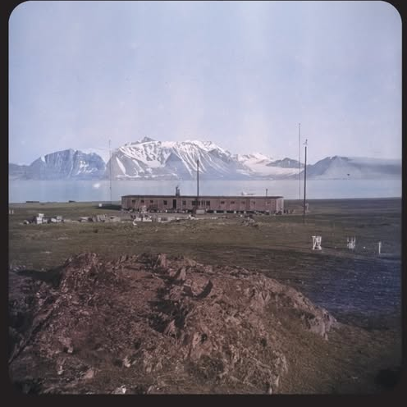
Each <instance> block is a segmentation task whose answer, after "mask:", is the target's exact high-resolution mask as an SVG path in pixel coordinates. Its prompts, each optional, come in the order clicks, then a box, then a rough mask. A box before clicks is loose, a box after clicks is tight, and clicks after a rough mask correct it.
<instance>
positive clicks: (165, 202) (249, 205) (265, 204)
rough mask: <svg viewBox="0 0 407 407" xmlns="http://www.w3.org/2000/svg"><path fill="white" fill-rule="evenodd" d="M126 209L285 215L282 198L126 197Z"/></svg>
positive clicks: (123, 206) (123, 198)
mask: <svg viewBox="0 0 407 407" xmlns="http://www.w3.org/2000/svg"><path fill="white" fill-rule="evenodd" d="M122 209H126V210H135V211H143V210H145V211H148V212H164V211H170V212H184V211H185V212H192V211H194V210H196V209H203V210H205V211H206V212H213V211H226V212H267V213H272V214H273V213H279V212H281V213H283V212H284V198H283V197H282V196H246V195H242V196H200V197H199V199H198V200H197V197H196V196H181V195H124V196H122Z"/></svg>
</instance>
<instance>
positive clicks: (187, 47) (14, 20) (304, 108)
mask: <svg viewBox="0 0 407 407" xmlns="http://www.w3.org/2000/svg"><path fill="white" fill-rule="evenodd" d="M9 29H10V36H9V46H10V48H9V68H10V71H9V72H10V81H9V83H10V87H9V129H10V130H9V160H10V162H14V163H26V164H29V163H31V162H32V161H33V160H34V159H36V158H38V157H39V156H40V155H43V154H47V153H50V152H53V151H58V150H63V149H66V148H74V149H88V148H104V149H108V140H109V139H111V140H112V147H114V148H116V147H119V146H120V145H122V144H124V143H127V142H130V141H136V140H140V139H141V138H143V137H144V136H149V137H151V138H154V139H157V140H179V141H181V140H186V139H199V140H211V141H213V142H215V143H217V144H218V145H220V146H221V147H223V148H225V149H227V150H229V151H230V152H232V153H249V152H262V153H264V154H267V155H271V156H272V157H274V158H283V157H286V156H288V157H291V158H298V123H300V122H301V136H302V139H303V140H304V139H305V138H308V145H309V148H308V153H309V154H308V158H309V162H310V163H313V162H315V161H317V160H319V159H322V158H324V157H326V156H330V155H347V156H369V157H383V158H401V19H400V16H399V14H398V12H397V10H396V9H395V8H394V7H393V6H392V5H390V4H389V3H385V2H377V1H372V2H369V1H367V2H365V1H363V2H362V1H361V2H319V1H318V2H302V1H301V2H253V1H250V2H184V1H182V2H107V1H103V2H97V1H92V2H36V1H30V2H26V3H22V4H20V5H19V6H18V7H17V8H16V9H15V10H14V11H13V13H12V15H11V17H10V22H9ZM301 148H302V149H303V147H301Z"/></svg>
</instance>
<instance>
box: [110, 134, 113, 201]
mask: <svg viewBox="0 0 407 407" xmlns="http://www.w3.org/2000/svg"><path fill="white" fill-rule="evenodd" d="M109 158H110V159H109V181H110V182H109V183H110V205H112V204H113V201H112V152H111V149H110V140H109Z"/></svg>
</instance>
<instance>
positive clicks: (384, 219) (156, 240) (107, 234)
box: [9, 199, 401, 269]
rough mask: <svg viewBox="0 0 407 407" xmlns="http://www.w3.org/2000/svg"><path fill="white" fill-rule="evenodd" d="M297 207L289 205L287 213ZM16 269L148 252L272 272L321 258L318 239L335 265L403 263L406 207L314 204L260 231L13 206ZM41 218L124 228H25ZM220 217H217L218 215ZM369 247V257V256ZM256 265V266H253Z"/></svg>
mask: <svg viewBox="0 0 407 407" xmlns="http://www.w3.org/2000/svg"><path fill="white" fill-rule="evenodd" d="M293 204H295V201H288V202H286V207H288V208H289V207H290V205H293ZM10 207H12V208H14V210H15V213H14V215H9V261H10V263H11V264H13V265H25V266H27V267H32V268H34V269H47V268H51V267H55V266H58V265H60V264H61V263H63V262H64V261H65V259H66V258H68V257H69V256H71V255H74V254H77V253H80V252H84V251H92V252H96V253H98V254H100V255H101V256H104V257H106V258H112V257H116V256H119V255H122V254H139V253H142V252H156V253H158V252H166V253H169V254H186V255H189V256H192V257H194V258H196V259H197V260H199V261H204V262H206V263H213V264H214V263H222V264H227V263H233V264H237V265H242V266H246V267H247V266H250V265H251V266H255V267H259V268H262V267H268V266H269V265H270V264H269V263H270V261H269V260H267V258H268V257H270V256H269V254H270V253H273V256H272V258H273V259H274V261H279V262H280V264H281V262H283V263H284V264H285V265H286V266H289V265H290V263H291V260H290V259H291V258H293V256H294V257H295V256H304V255H305V256H308V257H309V256H310V255H314V256H318V258H320V257H321V255H322V253H316V252H312V250H310V249H311V245H312V238H311V236H312V235H321V236H322V247H323V255H325V256H326V255H329V256H334V257H343V256H345V257H346V256H359V257H363V258H370V257H372V256H376V254H377V242H378V241H379V240H380V241H382V253H391V254H392V255H394V256H396V257H397V256H400V255H401V200H400V199H391V200H390V199H389V200H349V201H348V200H346V201H340V200H337V201H310V213H309V214H307V216H306V221H305V223H303V217H302V216H301V215H295V214H294V215H283V216H255V220H256V222H257V225H258V227H253V226H251V225H248V226H245V225H243V218H240V217H236V216H233V215H228V218H226V219H223V218H219V219H217V220H205V221H203V220H199V221H182V222H171V223H165V224H164V223H155V222H154V223H139V224H138V225H137V226H133V225H132V224H131V222H130V218H129V215H128V214H127V213H125V214H123V213H121V212H120V211H118V210H107V209H106V208H98V206H97V203H69V204H68V203H61V204H58V203H50V204H19V205H17V204H16V205H10ZM38 212H42V213H45V216H57V215H62V216H63V217H64V218H65V219H66V218H69V219H72V220H77V219H78V218H79V217H80V216H93V215H96V214H102V213H107V214H112V215H118V216H123V222H121V223H61V224H45V225H35V224H30V225H23V224H22V222H23V221H24V220H25V219H28V218H30V217H32V216H34V215H36V214H37V213H38ZM212 216H213V215H212ZM347 236H356V239H357V247H356V250H355V252H350V251H348V250H347V249H346V237H347ZM363 247H365V249H363ZM253 259H255V262H254V261H253Z"/></svg>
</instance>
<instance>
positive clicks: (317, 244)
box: [312, 236, 322, 250]
mask: <svg viewBox="0 0 407 407" xmlns="http://www.w3.org/2000/svg"><path fill="white" fill-rule="evenodd" d="M321 242H322V237H321V236H312V250H322V247H321Z"/></svg>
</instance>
